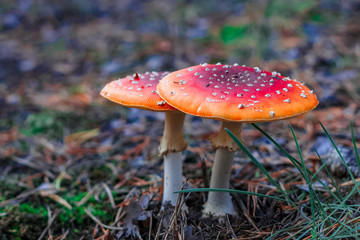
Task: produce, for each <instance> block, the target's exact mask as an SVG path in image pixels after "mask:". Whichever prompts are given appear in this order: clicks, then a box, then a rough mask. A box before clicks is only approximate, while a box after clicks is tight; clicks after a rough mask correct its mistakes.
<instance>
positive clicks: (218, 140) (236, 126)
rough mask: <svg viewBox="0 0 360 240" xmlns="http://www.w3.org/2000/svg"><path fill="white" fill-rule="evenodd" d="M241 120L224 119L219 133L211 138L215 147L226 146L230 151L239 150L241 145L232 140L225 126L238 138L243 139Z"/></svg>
mask: <svg viewBox="0 0 360 240" xmlns="http://www.w3.org/2000/svg"><path fill="white" fill-rule="evenodd" d="M241 127H242V123H241V122H229V121H223V122H222V124H221V128H220V131H219V133H218V134H217V135H216V136H213V137H211V138H210V142H211V144H212V146H213V148H216V149H218V148H226V149H228V150H229V151H237V150H239V149H240V147H239V146H238V145H237V144H236V143H235V142H234V140H232V138H231V137H230V136H229V134H228V133H227V132H226V131H225V128H227V129H228V130H230V132H232V133H233V134H234V135H235V136H236V137H237V138H239V139H241Z"/></svg>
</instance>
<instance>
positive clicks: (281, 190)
mask: <svg viewBox="0 0 360 240" xmlns="http://www.w3.org/2000/svg"><path fill="white" fill-rule="evenodd" d="M225 130H226V131H227V133H228V134H229V135H230V137H231V138H232V139H233V140H234V141H235V143H236V144H237V145H238V146H239V147H240V148H241V149H242V150H243V151H244V152H245V154H246V155H247V156H248V157H249V158H250V160H251V161H252V162H253V163H254V164H255V165H256V166H257V167H258V168H259V169H260V170H261V171H262V172H263V173H264V174H265V175H266V177H267V178H268V179H269V181H270V182H271V183H272V184H273V185H274V186H275V187H276V188H277V189H278V190H279V191H280V192H281V193H282V194H283V195H284V196H285V197H286V199H288V202H290V203H291V204H292V205H293V206H294V207H296V208H297V204H296V203H295V202H294V201H292V200H291V199H290V198H289V196H288V195H287V194H286V193H285V191H284V190H283V189H282V188H281V187H280V185H279V184H278V183H277V182H276V181H275V180H274V179H273V178H272V177H271V176H270V174H269V172H268V171H267V170H266V169H265V168H264V166H263V165H262V164H261V163H260V162H259V161H258V160H257V159H256V158H255V157H254V155H252V154H251V152H250V151H249V150H248V149H247V147H245V145H244V144H242V143H241V141H240V140H239V139H238V138H237V137H235V135H234V134H233V133H232V132H230V131H229V130H228V129H226V128H225Z"/></svg>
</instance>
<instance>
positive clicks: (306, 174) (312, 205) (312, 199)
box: [290, 125, 316, 236]
mask: <svg viewBox="0 0 360 240" xmlns="http://www.w3.org/2000/svg"><path fill="white" fill-rule="evenodd" d="M290 130H291V133H292V135H293V138H294V141H295V144H296V148H297V150H298V153H299V157H300V160H301V165H302V168H303V169H304V175H305V181H306V184H307V185H308V188H309V195H310V208H311V216H312V221H313V229H312V232H311V235H312V236H314V235H315V233H316V222H315V204H316V203H315V199H314V189H313V188H312V184H311V181H310V178H309V174H308V171H306V166H305V161H304V158H303V156H302V153H301V149H300V146H299V143H298V141H297V138H296V136H295V132H294V129H293V128H292V126H291V125H290Z"/></svg>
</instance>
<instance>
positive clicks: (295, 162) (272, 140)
mask: <svg viewBox="0 0 360 240" xmlns="http://www.w3.org/2000/svg"><path fill="white" fill-rule="evenodd" d="M251 125H252V126H253V127H254V128H256V129H257V130H258V131H259V132H261V133H262V134H263V135H264V136H265V137H266V138H267V139H269V140H270V141H271V142H272V143H273V144H274V145H275V146H276V147H277V148H278V149H279V150H280V152H282V153H283V154H284V155H285V156H286V157H287V158H288V159H289V160H290V161H291V162H292V163H293V164H294V166H295V167H296V168H297V169H298V170H299V172H300V174H301V175H302V177H303V178H304V179H305V173H304V172H303V169H302V167H301V163H300V162H299V161H298V160H297V159H295V158H294V157H293V156H291V155H290V154H289V153H288V152H287V151H286V150H285V149H284V148H283V147H282V146H280V145H279V144H278V143H277V142H276V141H275V140H274V139H273V138H272V137H271V136H270V135H269V134H267V133H266V132H265V131H264V130H262V129H261V128H260V127H259V126H257V125H256V124H255V123H252V124H251ZM306 171H308V174H310V175H311V176H313V174H312V172H311V171H309V170H308V169H306ZM313 177H314V178H315V179H316V181H318V182H319V183H320V184H321V185H323V187H325V188H327V186H326V185H324V184H323V182H322V181H321V180H320V179H319V178H318V177H317V176H313ZM329 193H330V194H331V195H332V196H333V197H334V198H335V199H337V200H338V201H339V202H341V200H340V199H339V198H338V197H337V196H336V195H335V194H334V193H333V192H331V191H329Z"/></svg>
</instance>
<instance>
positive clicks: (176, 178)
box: [163, 152, 183, 206]
mask: <svg viewBox="0 0 360 240" xmlns="http://www.w3.org/2000/svg"><path fill="white" fill-rule="evenodd" d="M182 160H183V158H182V155H181V152H169V153H168V154H166V155H164V190H163V192H164V193H163V194H164V195H163V203H165V202H167V201H170V203H171V205H173V206H175V205H176V201H177V199H178V195H179V194H174V192H176V191H179V190H181V187H182V179H183V174H182Z"/></svg>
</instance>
